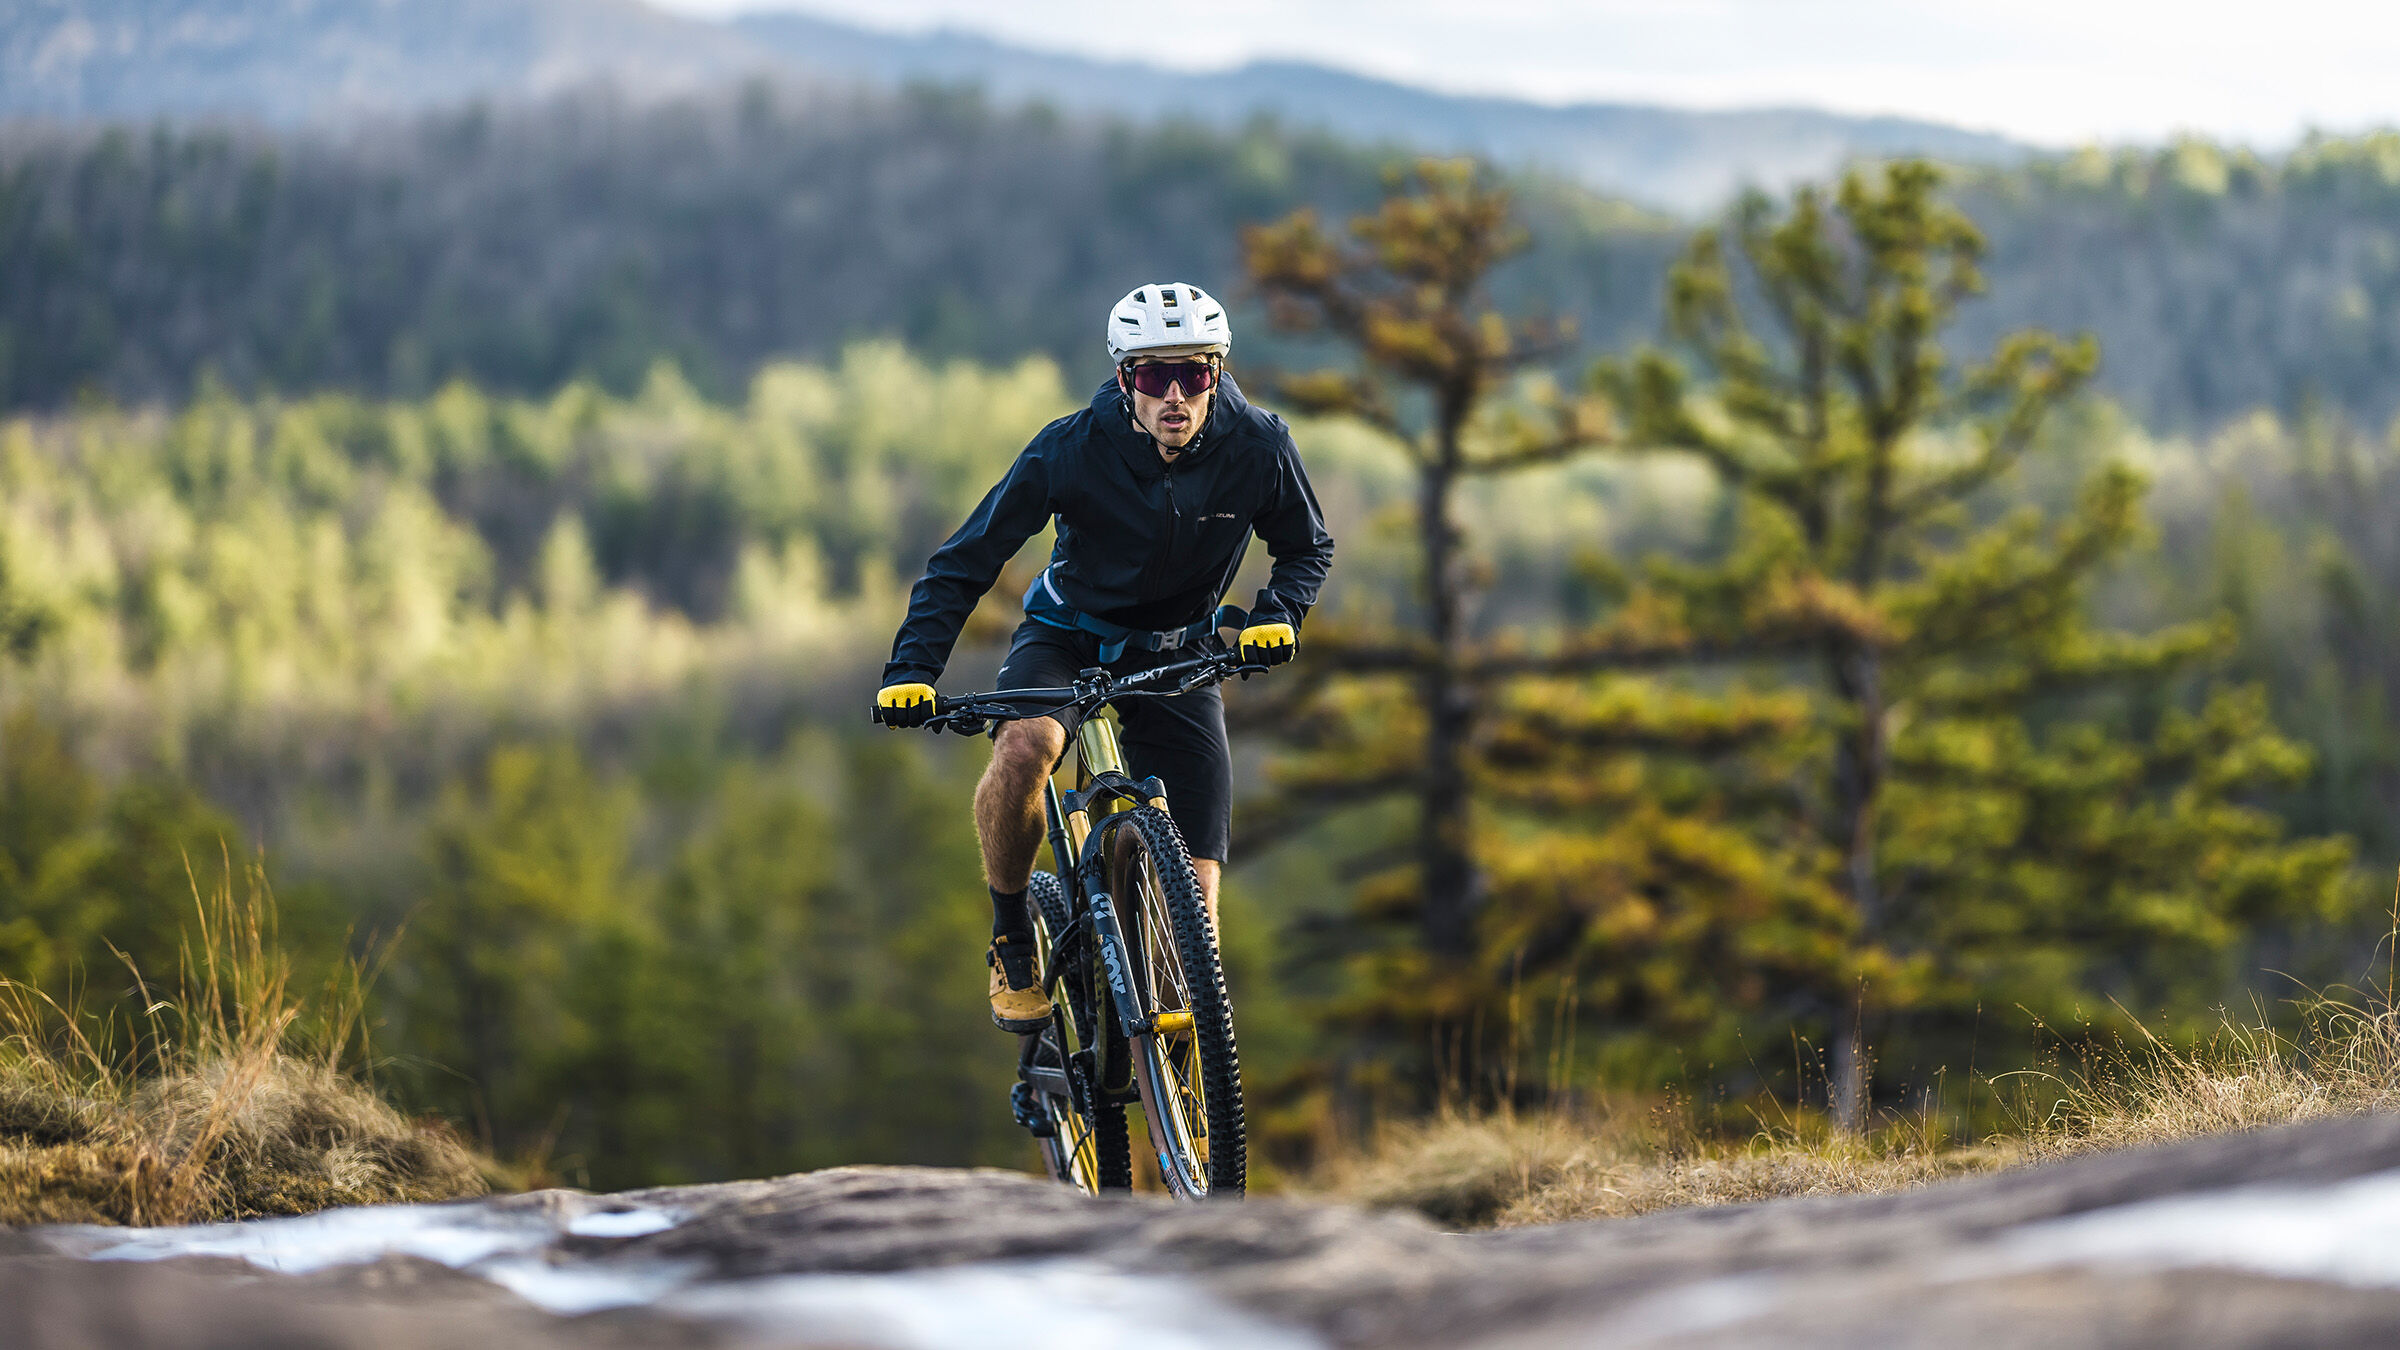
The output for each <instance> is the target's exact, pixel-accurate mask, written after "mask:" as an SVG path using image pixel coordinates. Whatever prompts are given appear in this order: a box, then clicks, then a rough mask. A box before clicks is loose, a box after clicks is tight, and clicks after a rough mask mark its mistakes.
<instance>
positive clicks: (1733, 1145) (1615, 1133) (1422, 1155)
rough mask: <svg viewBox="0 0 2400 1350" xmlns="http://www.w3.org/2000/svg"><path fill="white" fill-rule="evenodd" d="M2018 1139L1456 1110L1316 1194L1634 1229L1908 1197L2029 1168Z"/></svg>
mask: <svg viewBox="0 0 2400 1350" xmlns="http://www.w3.org/2000/svg"><path fill="white" fill-rule="evenodd" d="M2024 1154H2025V1149H2024V1148H2023V1146H2022V1145H2021V1144H2019V1143H2016V1142H2015V1141H2006V1140H1994V1141H1987V1142H1985V1143H1982V1144H1979V1145H1977V1146H1974V1147H1971V1148H1959V1147H1945V1146H1943V1145H1942V1144H1941V1143H1940V1141H1939V1140H1938V1137H1936V1136H1934V1135H1932V1134H1930V1133H1929V1132H1928V1131H1927V1130H1925V1129H1924V1128H1922V1127H1921V1126H1920V1125H1918V1124H1917V1123H1914V1122H1902V1123H1895V1124H1893V1125H1890V1126H1887V1127H1886V1128H1885V1129H1883V1130H1881V1131H1878V1132H1876V1133H1874V1134H1870V1135H1843V1134H1840V1133H1838V1132H1836V1131H1832V1130H1829V1129H1825V1128H1822V1127H1821V1126H1819V1127H1813V1128H1812V1127H1811V1125H1810V1124H1809V1123H1807V1122H1800V1123H1796V1124H1794V1125H1792V1126H1788V1127H1779V1128H1776V1129H1771V1130H1767V1129H1762V1130H1761V1131H1759V1132H1758V1133H1757V1134H1756V1135H1754V1136H1752V1137H1750V1138H1747V1139H1738V1140H1728V1139H1724V1138H1719V1137H1715V1136H1712V1135H1709V1134H1707V1133H1704V1132H1702V1131H1701V1130H1699V1129H1697V1128H1695V1127H1693V1126H1692V1125H1691V1124H1690V1123H1689V1122H1688V1120H1687V1118H1686V1117H1685V1116H1684V1115H1683V1113H1681V1112H1679V1111H1677V1110H1675V1109H1674V1108H1672V1107H1671V1106H1655V1107H1653V1108H1651V1109H1650V1110H1648V1111H1646V1112H1643V1113H1640V1114H1639V1115H1631V1114H1626V1113H1621V1112H1611V1111H1607V1110H1601V1111H1599V1112H1590V1111H1585V1112H1578V1111H1574V1110H1569V1109H1564V1108H1559V1109H1553V1110H1549V1111H1544V1112H1537V1113H1520V1112H1514V1111H1498V1112H1489V1113H1480V1114H1462V1113H1457V1112H1446V1113H1444V1114H1442V1115H1440V1116H1438V1117H1436V1118H1435V1119H1433V1120H1431V1121H1424V1122H1414V1123H1408V1124H1400V1125H1392V1126H1387V1127H1385V1128H1383V1129H1382V1130H1380V1131H1378V1132H1377V1135H1376V1137H1375V1139H1374V1140H1373V1141H1372V1142H1371V1143H1370V1144H1369V1145H1368V1147H1367V1148H1365V1149H1364V1150H1362V1151H1360V1152H1358V1153H1355V1154H1351V1155H1346V1156H1339V1157H1336V1158H1334V1159H1331V1160H1329V1162H1328V1163H1327V1164H1326V1165H1324V1166H1322V1167H1320V1168H1319V1169H1318V1171H1317V1173H1316V1174H1315V1176H1314V1177H1313V1178H1312V1179H1311V1180H1312V1182H1313V1184H1312V1185H1311V1186H1310V1187H1309V1189H1311V1190H1314V1191H1318V1192H1320V1193H1324V1194H1329V1195H1333V1196H1336V1197H1339V1198H1343V1199H1347V1200H1352V1201H1356V1202H1360V1203H1364V1204H1368V1205H1373V1206H1377V1207H1380V1208H1402V1209H1413V1210H1416V1211H1417V1212H1419V1213H1421V1214H1424V1215H1425V1216H1426V1217H1428V1218H1430V1219H1433V1220H1434V1221H1435V1222H1437V1223H1440V1224H1442V1225H1444V1226H1446V1227H1450V1228H1483V1227H1498V1228H1513V1227H1518V1226H1521V1225H1526V1224H1542V1223H1561V1222H1565V1221H1567V1220H1570V1219H1600V1218H1627V1217H1631V1216H1633V1215H1637V1214H1648V1213H1652V1212H1654V1211H1657V1210H1662V1209H1682V1208H1689V1207H1693V1206H1700V1205H1724V1204H1741V1203H1745V1202H1748V1201H1752V1200H1774V1199H1781V1198H1785V1197H1790V1196H1802V1195H1848V1194H1860V1193H1867V1192H1879V1191H1892V1190H1899V1189H1903V1188H1905V1187H1909V1186H1915V1185H1918V1184H1921V1183H1923V1182H1927V1181H1933V1180H1937V1179H1940V1178H1943V1177H1950V1176H1959V1175H1964V1174H1967V1173H1971V1172H1978V1171H1988V1170H1990V1169H1993V1168H1996V1167H2002V1166H2006V1165H2008V1164H2010V1163H2012V1162H2015V1161H2017V1160H2018V1159H2019V1158H2020V1157H2022V1156H2024Z"/></svg>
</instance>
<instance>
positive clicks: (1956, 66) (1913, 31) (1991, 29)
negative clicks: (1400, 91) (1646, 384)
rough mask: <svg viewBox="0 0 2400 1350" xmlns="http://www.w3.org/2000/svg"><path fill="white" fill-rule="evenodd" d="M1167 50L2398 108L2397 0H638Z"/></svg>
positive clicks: (2245, 115)
mask: <svg viewBox="0 0 2400 1350" xmlns="http://www.w3.org/2000/svg"><path fill="white" fill-rule="evenodd" d="M653 3H657V4H661V5H664V6H665V7H667V8H671V9H677V10H682V11H684V12H687V13H697V14H725V13H730V12H733V11H735V10H743V9H761V8H780V9H799V10H806V11H809V12H812V13H816V14H821V15H825V16H827V17H829V18H838V19H843V20H847V21H850V22H854V23H858V24H862V25H871V26H875V27H881V28H889V29H919V30H921V29H925V28H931V27H935V26H940V25H949V26H953V27H958V28H965V29H970V30H973V31H977V32H982V33H987V34H990V35H991V36H994V37H998V38H1002V39H1005V40H1008V41H1012V42H1017V43H1021V44H1025V45H1029V46H1038V47H1044V48H1050V49H1053V50H1065V51H1075V52H1082V53H1086V54H1091V55H1103V56H1114V57H1124V58H1131V59H1137V60H1144V61H1150V62H1155V63H1159V64H1165V65H1174V66H1181V67H1186V68H1206V67H1211V66H1223V65H1229V64H1234V63H1238V62H1240V61H1243V60H1246V59H1249V58H1252V57H1259V56H1291V57H1301V58H1306V59H1310V60H1316V61H1322V62H1324V63H1326V64H1329V65H1338V66H1345V67H1348V68H1351V69H1354V70H1363V71H1368V72H1371V73H1374V74H1379V75H1385V76H1389V77H1392V78H1395V79H1401V80H1406V81H1409V82H1411V83H1415V84H1423V85H1429V86H1433V87H1436V88H1442V89H1448V90H1455V91H1464V92H1477V93H1503V94H1510V95H1514V96H1517V97H1523V98H1536V99H1543V100H1547V101H1552V102H1564V101H1571V100H1578V99H1593V100H1608V99H1620V100H1634V101H1643V102H1653V101H1655V102H1663V103H1674V104H1681V105H1685V106H1695V107H1738V106H1746V105H1757V104H1764V103H1803V104H1810V105H1814V106H1818V107H1826V108H1835V109H1841V110H1844V111H1850V112H1901V113H1910V114H1914V115H1919V116H1925V117H1932V118H1936V119H1939V120H1942V121H1947V122H1956V123H1961V124H1965V125H1970V126H1978V127H1988V128H1994V129H1998V130H2001V131H2006V132H2010V133H2013V134H2015V135H2018V136H2021V137H2025V138H2027V139H2031V140H2038V141H2047V142H2053V143H2068V142H2080V141H2088V140H2125V139H2142V140H2151V139H2157V138H2159V137H2162V136H2167V135H2171V134H2173V133H2175V132H2177V131H2200V132H2205V133H2208V134H2211V135H2215V136H2219V137H2224V138H2230V139H2236V140H2242V141H2247V142H2250V143H2252V144H2257V145H2264V146H2271V145H2279V144H2283V143H2286V142H2288V141H2290V140H2291V139H2292V138H2293V137H2295V136H2297V135H2298V134H2299V133H2300V132H2302V131H2303V130H2305V129H2307V128H2309V127H2312V126H2313V127H2322V128H2326V129H2329V130H2341V131H2351V130H2357V129H2360V128H2363V127H2367V126H2371V125H2384V124H2394V123H2400V4H2395V3H2392V0H2383V3H2377V4H2361V3H2347V2H2345V0H2248V2H2247V3H2226V2H2224V0H2180V3H2169V2H2166V0H1914V2H1911V0H1581V2H1580V3H1576V2H1574V0H1200V3H1184V4H1147V5H1145V4H1139V3H1128V2H1127V0H1009V2H1008V3H995V0H653Z"/></svg>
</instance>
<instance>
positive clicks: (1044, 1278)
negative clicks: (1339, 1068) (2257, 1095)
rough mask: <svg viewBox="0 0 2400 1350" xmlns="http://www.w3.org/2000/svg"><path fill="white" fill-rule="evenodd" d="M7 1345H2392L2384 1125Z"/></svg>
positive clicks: (137, 1329) (314, 1224)
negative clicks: (1522, 1212) (1803, 1193)
mask: <svg viewBox="0 0 2400 1350" xmlns="http://www.w3.org/2000/svg"><path fill="white" fill-rule="evenodd" d="M0 1309H5V1310H6V1311H5V1313H4V1314H0V1346H29V1347H43V1348H44V1350H63V1348H64V1347H83V1346H111V1347H118V1346H127V1347H131V1346H156V1347H170V1346H172V1347H201V1346H228V1347H230V1346H236V1345H239V1346H358V1347H369V1346H372V1347H414V1346H424V1347H428V1348H429V1350H430V1348H431V1347H442V1350H450V1348H451V1347H456V1346H459V1345H471V1344H512V1345H526V1346H545V1345H559V1346H565V1345H577V1346H612V1345H628V1346H630V1345H644V1346H693V1347H751V1346H759V1347H765V1346H871V1347H916V1346H948V1345H968V1344H972V1345H975V1346H977V1347H979V1348H980V1350H999V1348H1000V1347H1008V1346H1017V1345H1025V1346H1032V1345H1037V1344H1039V1345H1043V1346H1056V1345H1060V1344H1075V1343H1095V1344H1096V1343H1105V1342H1108V1341H1124V1342H1127V1343H1133V1344H1142V1345H1145V1346H1193V1347H1197V1346H1243V1347H1250V1346H1265V1347H1273V1346H1289V1347H1305V1346H1436V1345H1439V1346H1453V1345H1473V1346H1485V1347H1495V1348H1496V1347H1512V1348H1513V1347H1536V1346H1550V1345H1575V1346H1600V1347H1616V1346H1651V1345H1670V1344H1671V1345H1676V1346H1747V1345H1767V1344H1773V1345H1776V1346H1778V1347H1788V1346H1796V1345H1797V1346H1811V1345H1826V1346H1841V1347H1843V1350H1855V1347H1858V1346H1861V1345H1875V1346H1916V1345H1924V1346H1934V1345H1941V1346H1953V1345H1979V1346H2013V1345H2026V1346H2033V1345H2040V1346H2086V1345H2112V1346H2113V1345H2159V1346H2236V1345H2268V1344H2274V1345H2313V1344H2327V1345H2348V1344H2356V1343H2393V1342H2394V1341H2400V1117H2390V1116H2369V1117H2358V1118H2353V1119H2348V1120H2341V1121H2333V1122H2327V1123H2320V1124H2314V1125H2307V1126H2298V1127H2293V1128H2290V1129H2285V1130H2279V1131H2274V1132H2268V1133H2260V1134H2251V1135H2240V1136H2227V1137H2219V1138H2213V1139H2205V1140H2199V1141H2196V1142H2193V1143H2189V1144H2183V1145H2179V1146H2176V1147H2172V1148H2162V1149H2154V1150H2149V1151H2144V1152H2137V1153H2121V1154H2111V1155H2100V1156H2093V1157H2087V1158H2082V1159H2078V1160H2074V1161H2070V1162H2064V1163H2059V1164H2055V1165H2052V1166H2047V1167H2041V1168H2033V1169H2028V1170H2025V1171H2020V1172H2013V1173H2008V1174H2004V1175H2000V1176H1995V1177H1987V1178H1981V1179H1976V1180H1971V1181H1961V1182H1954V1183H1949V1184H1945V1185H1940V1186H1934V1187H1928V1188H1926V1189H1923V1190H1919V1191H1913V1192H1909V1193H1906V1194H1901V1195H1891V1196H1877V1197H1858V1198H1843V1199H1825V1200H1803V1201H1785V1202H1778V1203H1772V1204H1762V1205H1749V1206H1737V1207H1727V1208H1719V1209H1708V1210H1689V1211H1681V1212H1676V1213H1668V1214H1658V1215H1653V1216H1650V1217H1647V1218H1641V1219H1629V1220H1617V1221H1608V1222H1595V1223H1578V1224H1563V1225H1559V1226H1556V1227H1552V1228H1536V1229H1521V1230H1514V1231H1510V1232H1501V1233H1482V1234H1470V1235H1458V1234H1446V1233H1442V1232H1438V1231H1436V1230H1435V1229H1433V1228H1432V1227H1430V1226H1429V1225H1427V1224H1425V1223H1423V1222H1420V1221H1417V1220H1415V1219H1413V1218H1409V1217H1404V1216H1399V1215H1393V1214H1374V1213H1367V1212H1363V1211H1358V1210H1353V1209H1346V1208H1341V1207H1338V1206H1331V1205H1322V1204H1311V1203H1304V1202H1298V1201H1282V1200H1258V1201H1250V1202H1247V1203H1243V1204H1222V1205H1209V1206H1200V1207H1194V1206H1185V1205H1177V1204H1174V1203H1172V1202H1168V1201H1164V1200H1154V1199H1148V1198H1120V1199H1110V1200H1097V1201H1095V1200H1088V1199H1084V1198H1082V1197H1079V1196H1076V1195H1073V1194H1071V1193H1068V1192H1066V1191H1064V1190H1061V1189H1059V1188H1057V1187H1053V1186H1049V1185H1046V1184H1043V1183H1039V1182H1035V1181H1032V1180H1029V1179H1027V1178H1024V1177H1020V1176H1015V1175H1012V1174H1005V1173H996V1172H957V1171H942V1170H935V1169H920V1168H847V1169H841V1170H836V1171H830V1172H818V1173H812V1174H808V1175H804V1176H795V1177H785V1178H781V1179H778V1180H774V1181H756V1182H740V1183H734V1184H729V1185H721V1186H700V1187H686V1188H676V1189H668V1190H655V1191H640V1192H632V1193H628V1194H623V1195H610V1196H596V1195H586V1194H583V1193H580V1192H572V1191H545V1192H541V1193H538V1194H534V1195H526V1196H514V1197H509V1198H506V1199H498V1200H484V1201H468V1202H461V1203H459V1204H454V1205H432V1206H405V1207H393V1208H388V1209H368V1210H348V1211H331V1212H328V1213H326V1214H323V1215H318V1216H312V1217H310V1218H305V1219H282V1220H270V1221H265V1222H261V1223H254V1224H240V1225H224V1226H218V1227H207V1228H193V1229H149V1230H126V1229H101V1228H49V1229H24V1230H16V1231H13V1232H11V1231H0Z"/></svg>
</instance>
